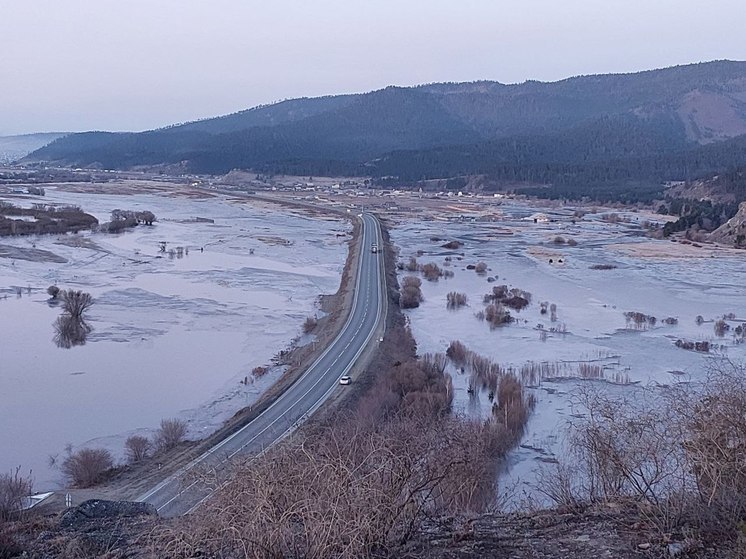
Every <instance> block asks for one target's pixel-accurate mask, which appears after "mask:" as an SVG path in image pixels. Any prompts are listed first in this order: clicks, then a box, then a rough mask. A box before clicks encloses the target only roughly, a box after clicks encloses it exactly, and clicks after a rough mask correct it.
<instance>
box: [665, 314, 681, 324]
mask: <svg viewBox="0 0 746 559" xmlns="http://www.w3.org/2000/svg"><path fill="white" fill-rule="evenodd" d="M663 322H665V323H666V324H668V325H669V326H673V325H675V324H678V323H679V319H678V318H674V317H673V316H669V317H667V318H665V319H663Z"/></svg>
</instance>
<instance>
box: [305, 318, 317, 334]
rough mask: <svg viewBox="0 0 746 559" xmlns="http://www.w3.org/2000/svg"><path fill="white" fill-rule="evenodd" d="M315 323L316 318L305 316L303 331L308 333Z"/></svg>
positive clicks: (311, 330)
mask: <svg viewBox="0 0 746 559" xmlns="http://www.w3.org/2000/svg"><path fill="white" fill-rule="evenodd" d="M317 324H318V320H316V317H315V316H309V317H306V321H305V322H304V323H303V333H304V334H310V333H311V332H313V331H314V329H315V328H316V325H317Z"/></svg>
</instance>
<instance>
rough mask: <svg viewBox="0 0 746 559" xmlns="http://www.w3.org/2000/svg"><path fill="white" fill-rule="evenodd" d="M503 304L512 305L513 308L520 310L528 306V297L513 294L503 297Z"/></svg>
mask: <svg viewBox="0 0 746 559" xmlns="http://www.w3.org/2000/svg"><path fill="white" fill-rule="evenodd" d="M502 304H503V305H505V306H506V307H510V308H511V309H515V310H517V311H520V310H523V309H524V308H526V307H527V306H528V299H524V298H523V297H520V296H517V295H513V296H511V297H508V298H507V299H503V301H502Z"/></svg>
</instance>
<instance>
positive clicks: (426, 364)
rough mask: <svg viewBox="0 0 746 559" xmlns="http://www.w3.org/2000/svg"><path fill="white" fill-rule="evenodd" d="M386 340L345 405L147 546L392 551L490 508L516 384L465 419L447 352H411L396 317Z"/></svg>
mask: <svg viewBox="0 0 746 559" xmlns="http://www.w3.org/2000/svg"><path fill="white" fill-rule="evenodd" d="M414 279H417V278H414ZM415 283H416V282H415ZM386 340H387V341H386V342H385V343H387V344H389V345H388V346H387V348H386V357H387V359H388V360H389V361H388V363H389V365H388V366H386V368H385V369H384V370H382V371H380V372H378V373H377V375H376V376H375V377H371V379H372V380H373V384H372V385H371V386H370V387H369V388H368V390H367V391H365V392H364V393H362V394H361V395H360V396H359V397H358V398H357V399H356V401H355V403H354V405H353V407H352V408H351V409H349V410H347V411H341V412H337V413H336V414H335V415H334V416H333V417H331V418H329V420H328V421H326V422H324V423H323V424H321V425H318V426H316V427H313V428H311V427H309V428H306V429H304V430H302V431H300V432H298V433H297V434H296V435H295V436H294V437H293V438H292V439H290V440H287V441H285V442H283V443H281V444H279V445H277V446H276V447H274V448H273V449H272V450H270V451H269V452H268V453H266V454H265V455H263V456H262V457H260V458H258V459H256V460H254V461H253V462H251V463H249V464H238V465H236V468H235V472H234V475H233V477H232V481H231V482H230V483H229V484H227V485H226V486H225V487H224V488H222V489H221V490H219V491H218V493H217V494H216V496H215V497H214V498H212V499H211V500H209V501H207V502H206V503H205V505H204V506H203V507H201V508H200V509H198V510H197V511H196V513H194V514H192V515H190V516H189V517H187V518H185V519H184V520H183V521H182V522H181V523H180V524H178V525H175V526H174V525H169V526H162V527H160V528H158V529H157V530H155V531H154V532H153V533H151V534H150V535H149V544H148V545H149V546H150V549H151V551H152V553H153V555H154V556H155V555H157V556H158V557H165V558H177V557H178V558H181V557H184V558H186V557H194V556H207V557H234V556H235V557H341V558H345V557H372V556H391V554H392V553H393V554H394V555H395V554H396V553H395V551H394V550H395V549H397V548H398V547H399V546H401V545H402V544H403V543H405V542H407V541H409V540H411V539H412V538H414V537H416V535H417V534H418V533H419V532H420V530H421V527H422V525H423V522H425V521H427V519H428V518H432V517H437V516H441V515H447V514H467V513H475V512H479V511H483V510H486V509H488V508H489V507H490V506H491V504H492V503H493V500H494V495H495V491H494V489H495V488H494V483H495V479H496V468H497V466H498V464H499V462H500V460H501V459H502V457H503V456H504V453H505V451H506V450H507V449H509V448H510V447H511V446H512V445H513V444H515V441H516V436H517V435H516V433H522V429H523V425H525V421H526V419H527V418H528V414H529V413H530V408H527V407H526V406H525V405H524V404H526V402H527V400H526V398H525V396H524V393H523V389H522V387H521V385H520V383H519V382H517V381H516V380H515V379H514V378H512V377H510V376H506V377H505V378H504V380H503V381H502V382H499V383H498V385H497V390H498V393H497V397H496V400H497V401H496V402H495V410H496V412H495V414H493V417H492V418H490V419H489V420H488V421H486V422H485V423H480V422H472V421H465V420H462V419H460V418H457V417H454V416H452V415H451V413H450V406H451V398H452V394H453V390H452V386H451V382H450V377H449V376H448V374H447V373H446V368H447V366H448V360H449V359H451V360H453V359H455V358H456V357H455V356H454V355H453V351H450V353H451V356H450V357H446V356H445V355H442V354H435V355H432V354H428V355H424V356H422V357H421V358H420V359H417V358H416V357H415V355H414V351H415V345H414V341H413V339H412V337H411V333H410V332H409V330H408V329H406V328H404V326H402V325H397V326H395V328H394V329H393V331H391V332H390V333H389V334H387V336H386ZM205 479H206V482H207V483H210V482H211V481H210V476H209V475H208V476H206V478H205ZM212 482H213V483H217V480H212Z"/></svg>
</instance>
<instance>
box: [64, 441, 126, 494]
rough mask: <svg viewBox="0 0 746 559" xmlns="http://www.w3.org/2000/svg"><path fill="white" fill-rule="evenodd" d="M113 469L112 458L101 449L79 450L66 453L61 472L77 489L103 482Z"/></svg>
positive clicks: (106, 451)
mask: <svg viewBox="0 0 746 559" xmlns="http://www.w3.org/2000/svg"><path fill="white" fill-rule="evenodd" d="M113 467H114V457H113V456H112V455H111V452H109V451H108V450H106V449H103V448H81V449H80V450H76V451H72V450H70V451H69V452H68V455H67V456H66V457H65V459H64V460H63V461H62V465H61V470H62V473H63V474H64V475H65V477H66V478H67V479H69V480H70V481H71V482H72V483H73V484H74V485H76V486H78V487H91V486H92V485H96V484H97V483H100V482H101V481H103V480H104V479H105V477H106V475H107V473H108V472H109V471H110V470H111V469H112V468H113Z"/></svg>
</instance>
